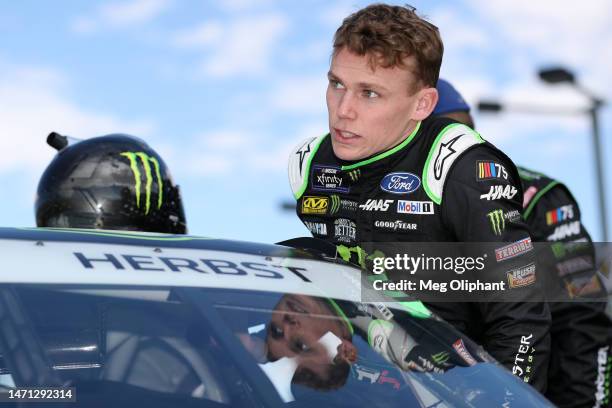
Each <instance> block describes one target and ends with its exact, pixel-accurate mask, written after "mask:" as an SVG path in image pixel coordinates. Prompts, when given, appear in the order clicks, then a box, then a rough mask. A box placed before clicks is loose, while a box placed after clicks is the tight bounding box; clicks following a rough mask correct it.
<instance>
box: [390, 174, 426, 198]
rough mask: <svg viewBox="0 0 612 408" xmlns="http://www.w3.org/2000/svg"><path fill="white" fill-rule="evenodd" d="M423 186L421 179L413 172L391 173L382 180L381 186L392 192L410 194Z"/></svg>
mask: <svg viewBox="0 0 612 408" xmlns="http://www.w3.org/2000/svg"><path fill="white" fill-rule="evenodd" d="M419 187H421V179H420V178H419V177H418V176H416V175H414V174H412V173H389V174H387V175H386V176H385V177H383V179H382V180H381V181H380V188H381V189H382V190H383V191H386V192H387V193H392V194H410V193H412V192H413V191H416V190H418V189H419Z"/></svg>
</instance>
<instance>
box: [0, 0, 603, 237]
mask: <svg viewBox="0 0 612 408" xmlns="http://www.w3.org/2000/svg"><path fill="white" fill-rule="evenodd" d="M395 3H397V4H403V3H405V2H404V1H402V2H395ZM367 4H369V2H364V1H308V0H304V1H299V2H296V1H281V0H279V1H274V0H257V1H251V0H224V1H203V0H201V1H196V0H180V1H179V0H126V1H87V2H84V1H74V0H71V1H70V0H57V1H54V2H40V1H34V0H23V1H18V2H9V1H4V2H1V3H0V38H2V41H0V140H1V142H2V152H3V158H2V160H0V186H2V190H0V191H2V194H1V197H2V203H1V204H0V205H1V207H0V208H2V209H3V211H1V212H0V225H1V226H9V227H28V226H34V224H35V220H34V210H33V205H34V199H35V194H36V186H37V183H38V179H39V177H40V175H41V174H42V172H43V171H44V169H45V167H46V166H47V164H48V163H49V162H50V160H51V159H52V158H53V155H54V150H53V149H51V148H50V147H49V146H47V145H46V143H45V139H46V136H47V134H48V133H49V132H51V131H57V132H59V133H62V134H66V135H71V136H73V137H77V138H88V137H94V136H99V135H104V134H110V133H128V134H133V135H135V136H138V137H140V138H143V139H145V140H146V141H147V142H148V143H149V144H150V145H151V146H152V147H153V148H154V149H155V150H157V151H158V152H159V153H160V154H161V155H162V157H163V158H164V160H165V162H166V163H167V165H168V166H169V167H170V169H171V171H172V175H173V177H174V179H175V181H176V182H177V183H178V184H179V185H180V186H181V190H182V193H183V203H184V206H185V211H186V215H187V222H188V226H189V232H190V233H191V234H194V235H203V236H210V237H219V238H228V239H238V240H245V241H257V242H270V243H271V242H277V241H280V240H284V239H288V238H293V237H297V236H306V235H308V231H307V230H306V229H305V227H303V226H302V225H301V223H300V222H299V221H298V219H297V217H296V216H295V214H294V213H292V212H288V211H283V210H282V209H281V204H282V202H284V201H289V200H291V193H290V188H289V183H288V178H287V170H286V168H287V165H286V163H287V157H288V155H289V153H290V151H291V149H292V148H293V147H294V146H296V145H297V144H298V143H299V142H300V141H302V140H303V139H305V138H306V137H312V136H319V135H321V134H323V133H326V132H327V130H328V129H327V111H326V108H325V88H326V85H327V80H326V73H327V70H328V68H329V62H330V52H331V41H332V36H333V33H334V32H335V30H336V28H337V27H338V25H339V24H340V23H341V21H342V19H343V18H344V17H346V16H347V15H348V14H350V13H351V12H354V11H356V10H358V9H359V8H361V7H363V6H365V5H367ZM412 5H413V6H415V7H416V8H417V12H418V13H419V14H421V15H424V16H426V17H427V18H428V19H429V20H430V21H431V22H433V23H434V24H435V25H437V26H438V27H439V28H440V31H441V34H442V39H443V41H444V44H445V54H444V61H443V64H442V73H441V76H442V77H443V78H445V79H447V80H449V81H451V82H452V83H453V84H454V85H455V86H456V87H457V88H458V89H459V90H460V91H461V92H462V93H463V95H464V96H465V97H466V99H467V100H468V102H470V103H472V104H474V103H476V102H477V101H478V100H483V99H496V100H500V101H502V102H504V104H505V105H506V106H508V110H507V111H504V112H502V113H500V114H484V113H482V114H481V113H478V112H474V117H475V120H476V126H477V129H478V130H479V132H480V133H481V134H482V135H483V137H484V138H485V139H487V140H488V141H490V142H492V143H493V144H495V145H496V146H498V147H499V148H501V149H502V150H503V151H505V152H506V153H507V154H508V155H509V156H510V157H511V158H512V160H513V161H514V162H515V163H517V164H521V165H524V166H526V167H531V168H533V169H535V170H539V171H541V172H544V173H547V174H548V175H550V176H553V177H555V178H557V179H559V180H561V181H563V182H565V183H566V184H567V185H568V186H569V187H570V189H571V190H572V192H573V193H574V195H575V196H576V198H577V200H578V202H579V204H580V207H581V210H582V215H583V220H584V223H585V225H586V227H587V229H589V231H590V232H591V235H592V236H593V238H594V239H596V240H601V232H600V231H601V225H600V217H599V215H598V214H599V212H598V211H599V209H598V206H597V195H596V182H595V180H596V179H595V175H594V164H593V147H592V144H591V127H590V122H589V118H588V116H587V115H586V114H584V113H578V114H573V115H571V114H570V115H568V114H547V115H541V114H535V113H534V111H535V110H537V109H536V108H538V107H541V108H544V109H546V110H552V111H555V110H557V111H564V110H583V109H585V108H586V107H588V106H589V101H588V99H587V98H585V97H584V96H582V95H581V94H579V93H578V92H576V91H575V90H574V89H572V88H571V87H570V86H568V85H547V84H544V83H542V82H541V81H540V80H539V79H538V76H537V70H538V69H540V68H543V67H550V66H554V65H562V66H565V67H567V68H569V69H571V70H572V71H573V72H574V73H575V74H576V76H577V78H578V81H579V82H580V83H581V84H582V85H583V86H584V87H585V88H587V89H589V90H591V91H592V92H594V93H595V94H597V95H598V96H600V97H601V98H603V99H606V100H611V101H612V81H610V80H609V79H610V77H609V75H610V72H612V25H610V24H609V21H610V19H611V17H612V3H611V2H609V1H608V0H585V1H583V2H580V3H575V2H570V1H566V0H561V1H559V0H555V1H553V0H539V1H533V0H512V1H510V0H491V1H488V2H483V1H478V0H462V1H452V2H451V1H448V2H447V1H425V0H418V1H413V2H412ZM513 108H514V111H513ZM520 108H523V109H520ZM525 108H526V109H525ZM519 110H520V111H522V113H520V112H519ZM525 110H527V111H530V112H527V113H525V112H524V111H525ZM600 125H601V135H602V149H601V154H602V156H603V159H604V160H603V162H604V167H605V179H606V188H607V191H608V194H607V199H608V209H612V192H611V191H612V163H611V159H612V142H611V140H610V138H612V110H611V109H610V107H609V105H605V106H604V107H603V109H602V110H601V114H600ZM608 212H609V213H611V212H612V210H610V211H608ZM608 218H609V220H608V221H611V220H610V218H612V217H610V216H609V217H608ZM608 230H609V231H611V232H612V222H609V226H608Z"/></svg>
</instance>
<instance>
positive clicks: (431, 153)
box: [421, 123, 485, 205]
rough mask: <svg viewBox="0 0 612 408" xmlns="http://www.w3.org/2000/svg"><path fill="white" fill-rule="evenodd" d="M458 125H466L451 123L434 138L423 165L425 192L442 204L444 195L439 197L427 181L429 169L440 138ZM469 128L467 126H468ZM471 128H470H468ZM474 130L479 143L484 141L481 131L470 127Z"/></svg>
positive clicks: (473, 133)
mask: <svg viewBox="0 0 612 408" xmlns="http://www.w3.org/2000/svg"><path fill="white" fill-rule="evenodd" d="M457 126H465V125H462V124H461V123H451V124H450V125H448V126H446V127H444V128H443V129H442V131H441V132H440V133H439V134H438V136H436V140H434V142H433V144H432V145H431V148H430V149H429V154H428V155H427V160H425V167H423V174H422V175H421V176H422V180H423V188H424V189H425V192H426V193H427V195H428V196H429V198H431V200H432V201H433V202H434V203H436V204H438V205H440V204H441V203H442V197H438V196H436V195H435V194H434V192H433V191H431V189H430V188H429V184H428V183H427V171H428V170H429V163H430V162H431V158H432V157H433V155H434V151H436V148H437V147H438V145H439V144H440V140H442V138H443V137H444V135H445V134H446V133H448V132H449V131H450V130H452V129H453V128H455V127H457ZM466 128H467V126H466ZM468 129H469V128H468ZM470 130H471V131H472V136H474V137H475V138H476V140H477V141H478V143H484V142H485V140H484V139H483V138H482V136H480V133H478V132H476V131H474V130H472V129H470Z"/></svg>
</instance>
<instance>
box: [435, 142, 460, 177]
mask: <svg viewBox="0 0 612 408" xmlns="http://www.w3.org/2000/svg"><path fill="white" fill-rule="evenodd" d="M461 136H464V135H459V136H457V137H456V138H454V139H453V140H451V141H449V142H448V143H440V150H438V155H437V156H436V160H435V161H434V177H435V178H436V180H440V178H442V171H443V169H444V162H445V161H446V159H448V158H449V157H451V156H452V155H453V154H455V153H457V151H456V150H455V149H453V145H454V144H455V143H456V142H457V140H459V138H460V137H461Z"/></svg>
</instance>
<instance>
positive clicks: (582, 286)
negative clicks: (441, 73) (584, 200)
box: [433, 79, 612, 408]
mask: <svg viewBox="0 0 612 408" xmlns="http://www.w3.org/2000/svg"><path fill="white" fill-rule="evenodd" d="M437 89H438V94H439V102H438V105H436V108H435V110H434V112H433V114H434V115H438V116H444V117H449V118H452V119H455V120H457V121H459V122H461V123H463V124H466V125H468V126H470V127H472V128H474V121H473V119H472V116H471V115H470V107H469V105H468V104H467V103H466V102H465V100H464V99H463V97H462V96H461V94H460V93H459V92H458V91H457V90H456V89H455V88H454V87H453V86H452V85H451V84H450V83H449V82H447V81H445V80H443V79H440V80H438V85H437ZM519 175H520V177H521V183H522V185H523V190H524V192H525V193H524V195H523V207H524V211H523V219H524V220H525V221H526V222H527V224H528V225H529V227H530V230H531V236H532V238H533V240H534V241H536V242H551V243H552V244H551V249H552V250H553V251H552V262H550V261H549V262H546V264H548V265H550V266H552V267H551V268H547V269H545V270H544V272H545V273H546V274H547V276H546V278H547V281H548V282H549V285H550V286H551V288H550V289H551V292H553V293H552V298H553V300H554V301H553V302H551V303H549V306H550V310H551V315H552V327H551V364H550V369H549V372H548V390H547V392H546V396H547V397H548V398H549V399H550V400H551V401H553V402H554V403H555V404H556V405H558V406H559V407H564V408H569V407H594V406H595V407H597V406H599V407H606V406H610V405H609V404H610V396H609V393H606V392H605V390H609V389H610V376H609V375H606V374H605V373H606V372H607V371H606V370H607V369H608V368H607V367H608V364H609V362H610V350H609V346H610V340H611V337H610V336H611V335H612V332H611V331H612V324H611V322H610V319H609V318H608V317H607V315H606V314H605V308H606V302H605V301H601V300H600V301H597V302H586V301H585V300H587V299H588V298H589V297H596V298H598V299H602V298H605V296H606V295H605V292H604V290H603V285H602V283H601V281H600V279H599V277H598V276H597V274H596V272H595V269H594V264H595V256H594V255H595V254H594V248H593V244H592V240H591V237H590V235H589V233H588V232H587V230H586V229H585V228H584V226H583V225H582V222H581V220H580V209H579V207H578V203H577V201H576V200H575V199H574V197H573V195H572V194H571V192H570V191H569V189H568V188H567V187H566V186H565V185H564V184H562V183H560V182H558V181H556V180H553V179H551V178H549V177H547V176H545V175H543V174H541V173H538V172H534V171H532V170H528V169H525V168H522V167H519ZM556 283H558V285H555V284H556ZM560 300H561V301H560ZM601 368H604V373H602V374H600V370H601Z"/></svg>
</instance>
